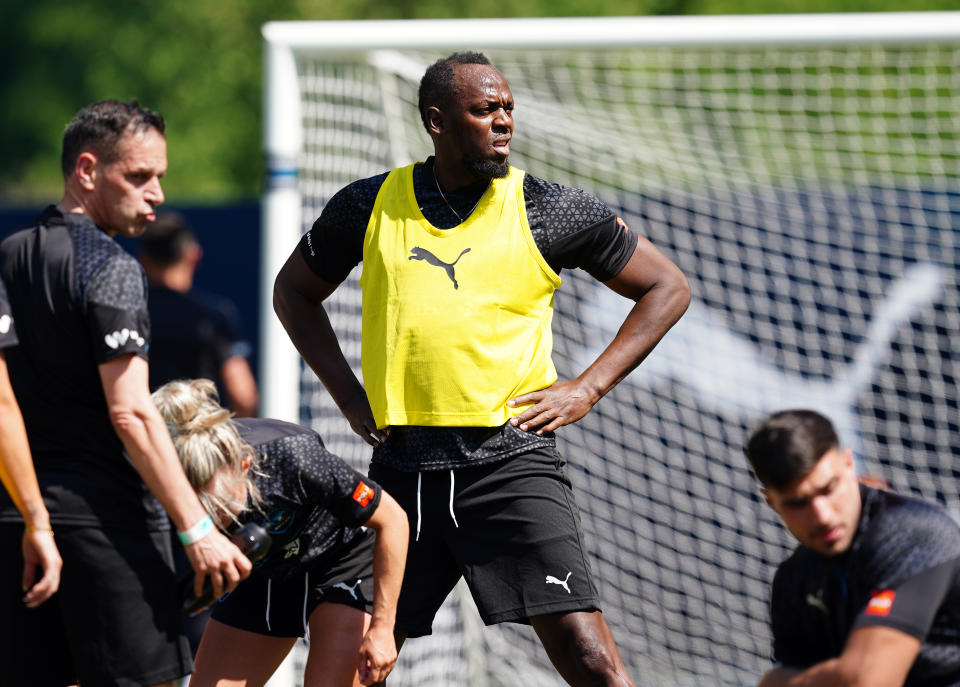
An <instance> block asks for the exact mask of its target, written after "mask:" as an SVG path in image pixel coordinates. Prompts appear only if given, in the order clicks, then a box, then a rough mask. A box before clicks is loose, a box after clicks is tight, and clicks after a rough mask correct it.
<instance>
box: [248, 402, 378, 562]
mask: <svg viewBox="0 0 960 687" xmlns="http://www.w3.org/2000/svg"><path fill="white" fill-rule="evenodd" d="M234 422H235V423H236V425H237V429H238V431H239V432H240V436H241V437H242V438H243V440H244V441H246V442H247V443H248V444H250V445H251V446H252V447H253V448H254V449H255V450H256V452H257V455H258V456H259V462H258V463H257V466H256V468H255V472H254V482H255V483H256V485H257V488H258V489H259V490H260V497H261V499H262V501H261V504H260V507H259V508H258V509H254V508H250V509H248V510H247V511H245V512H244V513H242V514H241V515H240V517H239V520H240V522H241V523H246V522H258V523H260V524H262V525H263V526H264V527H265V528H266V530H267V531H268V532H269V533H270V536H271V538H272V542H271V546H270V551H269V552H268V554H267V556H266V558H265V559H264V560H263V561H262V562H261V563H260V564H258V567H257V573H258V574H262V575H266V576H268V577H270V578H274V579H282V578H284V577H287V576H288V575H291V574H293V573H295V572H303V570H304V569H306V568H310V567H314V566H321V567H322V566H324V565H325V562H326V561H328V560H335V559H337V558H338V557H339V556H341V555H343V552H344V551H345V550H346V549H347V548H349V547H350V546H352V545H353V544H355V543H356V542H357V540H358V538H359V537H364V536H373V533H372V532H369V531H367V530H365V529H364V527H363V525H364V523H366V522H367V520H369V519H370V516H371V515H373V512H374V511H375V510H376V509H377V506H378V505H379V504H380V496H381V494H382V490H381V489H380V486H379V485H378V484H377V483H376V482H374V481H373V480H371V479H370V478H368V477H364V476H363V475H361V474H360V473H359V472H357V471H356V470H354V469H353V468H351V467H350V466H348V465H347V464H346V463H345V462H343V460H341V459H340V458H338V457H337V456H335V455H334V454H332V453H330V452H329V451H327V449H326V448H325V447H324V445H323V440H322V439H321V438H320V436H319V435H318V434H317V433H316V432H314V431H312V430H310V429H307V428H305V427H301V426H300V425H295V424H291V423H289V422H282V421H280V420H269V419H263V418H243V419H236V420H234Z"/></svg>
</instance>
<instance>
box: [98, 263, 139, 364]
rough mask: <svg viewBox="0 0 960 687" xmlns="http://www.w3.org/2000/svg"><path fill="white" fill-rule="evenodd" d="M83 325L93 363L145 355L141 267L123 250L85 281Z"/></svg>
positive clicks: (102, 264)
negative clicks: (85, 308)
mask: <svg viewBox="0 0 960 687" xmlns="http://www.w3.org/2000/svg"><path fill="white" fill-rule="evenodd" d="M84 292H85V300H86V307H87V328H88V333H89V335H90V337H91V340H92V343H93V350H94V355H95V356H96V360H97V363H98V364H99V363H105V362H108V361H110V360H113V359H114V358H117V357H119V356H121V355H123V354H125V353H134V354H136V355H138V356H140V357H141V358H144V359H146V358H147V349H148V347H149V345H148V341H149V338H150V318H149V315H148V314H147V298H146V293H147V283H146V277H145V276H144V273H143V269H142V268H141V267H140V265H139V264H138V263H137V261H136V260H134V259H133V258H132V257H131V256H129V255H128V254H126V253H120V252H118V253H116V254H114V255H113V256H111V257H109V258H107V259H106V260H104V261H103V262H102V263H101V264H100V265H98V266H97V267H96V269H95V271H94V272H93V274H92V275H91V276H90V278H89V281H86V284H85V289H84Z"/></svg>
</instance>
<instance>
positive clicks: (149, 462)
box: [111, 406, 207, 531]
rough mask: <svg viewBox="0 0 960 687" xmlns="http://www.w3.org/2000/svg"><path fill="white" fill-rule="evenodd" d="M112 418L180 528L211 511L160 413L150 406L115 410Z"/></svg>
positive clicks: (135, 461) (138, 466)
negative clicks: (203, 503) (188, 475)
mask: <svg viewBox="0 0 960 687" xmlns="http://www.w3.org/2000/svg"><path fill="white" fill-rule="evenodd" d="M151 408H152V406H151ZM111 419H112V420H113V424H114V428H115V429H116V431H117V435H118V436H119V437H120V440H121V441H122V442H123V446H124V448H125V449H126V450H127V453H128V454H129V455H130V460H131V461H132V462H133V465H134V467H135V468H136V469H137V472H138V473H139V474H140V477H141V479H143V481H144V483H145V484H146V485H147V488H148V489H149V490H150V491H151V492H152V493H153V495H154V496H156V497H157V499H158V500H159V501H160V503H161V505H162V506H163V508H164V510H166V512H167V514H168V515H169V516H170V519H171V520H172V521H173V523H174V525H175V526H176V528H177V529H178V530H180V531H183V530H187V529H189V528H190V527H192V526H193V525H195V524H196V523H197V522H198V521H199V520H201V519H202V518H203V517H204V516H205V515H206V514H207V513H206V511H205V510H204V509H203V506H201V505H200V501H199V499H198V498H197V496H196V494H195V493H194V491H193V488H192V487H191V486H190V483H189V482H188V481H187V478H186V475H184V473H183V468H182V467H181V466H180V460H179V459H178V458H177V453H176V449H174V447H173V442H172V441H171V440H170V435H169V434H168V433H167V427H166V425H165V424H164V422H163V420H162V419H160V416H159V415H156V416H155V417H154V416H153V414H152V413H150V412H149V410H148V409H146V408H144V409H136V408H130V409H124V410H120V411H117V412H116V413H111Z"/></svg>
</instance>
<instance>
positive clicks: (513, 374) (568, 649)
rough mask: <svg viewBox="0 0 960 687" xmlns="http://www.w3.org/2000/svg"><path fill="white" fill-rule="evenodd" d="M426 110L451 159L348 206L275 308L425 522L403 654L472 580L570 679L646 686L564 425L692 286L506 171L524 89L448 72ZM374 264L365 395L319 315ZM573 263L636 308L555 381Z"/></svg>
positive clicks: (455, 65)
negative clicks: (626, 652) (615, 631)
mask: <svg viewBox="0 0 960 687" xmlns="http://www.w3.org/2000/svg"><path fill="white" fill-rule="evenodd" d="M420 114H421V117H422V120H423V123H424V126H425V127H426V129H427V132H428V133H429V135H430V136H431V138H432V140H433V144H434V155H433V156H432V157H430V158H428V159H427V160H426V161H425V162H423V163H418V164H415V165H412V166H409V167H406V168H401V169H398V170H393V171H392V172H390V173H387V174H381V175H378V176H375V177H371V178H369V179H364V180H360V181H357V182H354V183H352V184H350V185H348V186H347V187H345V188H344V189H342V190H341V191H340V192H338V193H337V194H336V195H335V196H334V197H333V198H332V199H331V200H330V202H329V203H328V204H327V206H326V207H325V208H324V210H323V212H322V214H321V215H320V217H319V219H317V221H316V223H315V224H314V226H313V228H312V229H311V230H310V231H309V232H308V233H307V234H306V235H305V236H304V238H303V239H302V240H301V242H300V245H299V246H298V247H297V249H296V250H294V251H293V254H292V255H291V256H290V258H289V259H288V261H287V263H286V264H285V265H284V267H283V268H282V270H281V271H280V274H279V275H278V277H277V280H276V285H275V290H274V303H275V307H276V310H277V314H278V315H279V317H280V319H281V321H282V322H283V324H284V326H285V327H286V329H287V331H288V333H289V334H290V337H291V339H292V340H293V342H294V344H295V345H296V346H297V348H298V350H299V351H300V353H301V355H302V356H303V357H304V359H305V360H306V361H307V363H308V364H310V366H311V367H312V368H313V370H314V371H315V372H316V373H317V375H318V376H319V378H320V379H321V381H323V383H324V384H325V386H326V387H327V389H328V391H329V392H330V394H331V395H332V397H333V399H334V401H335V402H336V403H337V405H338V406H339V408H340V410H341V411H342V412H343V414H344V415H345V417H346V418H347V420H348V421H349V422H350V424H351V427H352V428H353V430H354V431H355V432H356V433H357V434H358V435H359V436H360V437H361V438H363V439H364V440H365V441H367V442H368V443H369V444H371V445H373V446H374V447H375V448H374V454H373V465H372V467H371V470H370V477H371V478H372V479H374V480H375V481H377V482H378V483H379V484H380V485H381V486H382V487H383V488H384V489H385V490H386V491H387V492H388V493H389V494H391V495H392V496H393V497H394V498H396V499H397V501H398V502H399V503H400V505H401V506H403V508H404V509H405V510H406V511H407V515H408V519H409V521H410V526H411V533H410V548H409V553H408V558H407V566H406V574H405V576H404V582H403V589H402V591H401V594H400V600H399V605H398V610H397V623H396V628H397V635H398V639H399V640H400V641H402V640H403V638H404V637H417V636H421V635H425V634H429V633H430V632H431V625H432V622H433V618H434V615H435V614H436V611H437V610H438V608H439V607H440V605H441V604H442V602H443V600H444V598H445V597H446V596H447V594H448V593H449V592H450V590H451V589H452V588H453V586H454V585H455V584H456V582H457V581H458V580H459V578H460V577H461V575H462V576H463V577H464V578H465V579H466V581H467V583H468V585H469V587H470V590H471V593H472V594H473V597H474V600H475V601H476V602H477V606H478V609H479V610H480V613H481V616H482V617H483V619H484V621H485V622H486V623H488V624H492V623H500V622H520V623H530V624H532V625H533V626H534V628H535V630H536V632H537V634H538V636H539V637H540V639H541V641H542V642H543V645H544V648H545V649H546V651H547V654H548V655H549V657H550V659H551V661H552V662H553V664H554V666H555V667H556V668H557V670H558V671H559V672H560V674H561V675H562V676H563V678H564V679H565V680H566V681H567V682H569V683H570V684H573V685H587V684H590V685H592V684H600V683H601V682H602V683H603V684H622V685H632V684H633V682H632V681H631V679H630V677H629V676H628V674H627V671H626V668H625V666H624V664H623V661H622V659H621V658H620V656H619V652H618V650H617V648H616V646H615V644H614V642H613V639H612V637H611V635H610V631H609V628H608V627H607V624H606V621H605V620H604V617H603V615H602V613H601V612H600V610H599V608H600V606H599V600H598V598H597V592H596V587H595V585H594V583H593V580H592V577H591V573H590V569H589V564H588V562H587V554H586V550H585V546H584V543H583V537H582V531H581V527H580V521H579V513H578V511H577V509H576V506H575V505H574V499H573V492H572V489H571V485H570V482H569V480H568V479H567V477H566V475H565V474H564V470H563V466H564V461H563V459H562V458H561V457H560V456H559V454H558V453H557V450H556V441H555V437H554V434H553V432H554V430H557V429H559V428H560V427H562V426H563V425H566V424H569V423H572V422H575V421H577V420H579V419H580V418H581V417H583V416H584V415H585V414H586V413H587V412H589V411H590V409H591V408H592V407H593V405H594V404H595V403H596V402H597V401H599V400H600V398H601V397H602V396H603V395H604V394H606V393H607V392H608V391H609V390H610V389H611V388H613V387H614V386H615V385H616V384H617V383H618V382H619V381H620V380H621V379H622V378H623V377H624V376H626V375H627V374H628V373H629V372H630V371H631V370H632V369H633V368H634V367H636V366H637V365H638V364H639V363H640V362H641V361H642V360H643V358H644V357H645V356H646V355H647V354H648V353H649V352H650V351H651V350H652V349H653V347H654V346H655V345H656V343H657V342H658V341H659V340H660V338H661V337H662V336H663V335H664V334H665V333H666V332H667V330H668V329H669V328H670V327H671V326H672V325H673V324H674V323H675V322H676V321H677V320H678V319H679V318H680V316H681V315H682V314H683V312H684V310H685V309H686V307H687V305H688V303H689V298H690V293H689V287H688V285H687V282H686V279H685V277H684V276H683V274H682V273H681V272H680V270H679V269H678V268H677V267H676V266H675V265H674V264H673V263H672V262H670V260H669V259H667V258H666V257H665V256H664V255H663V254H662V253H660V252H659V251H658V250H657V249H656V248H655V247H654V246H653V245H652V244H651V243H650V242H648V241H647V240H645V239H643V238H639V237H637V236H636V235H635V234H633V233H631V232H630V231H629V230H628V229H627V227H626V225H624V224H623V222H622V221H620V220H619V218H618V217H617V216H616V215H615V214H614V213H613V212H611V211H610V209H609V208H607V207H606V206H605V205H604V204H603V203H602V202H601V201H600V200H598V199H597V198H595V197H593V196H590V195H589V194H587V193H584V192H583V191H580V190H578V189H573V188H567V187H563V186H560V185H557V184H553V183H550V182H547V181H545V180H543V179H538V178H536V177H533V176H531V175H528V174H524V173H523V172H522V171H521V170H518V169H516V168H513V167H511V166H510V165H509V164H508V162H507V158H508V155H509V152H510V139H511V137H512V135H513V96H512V94H511V92H510V89H509V86H508V85H507V82H506V80H505V79H504V77H503V75H501V74H500V72H498V71H497V70H496V69H495V68H494V67H493V66H492V65H491V64H490V62H489V60H487V58H486V57H485V56H483V55H481V54H477V53H456V54H454V55H451V56H450V57H448V58H446V59H443V60H439V61H438V62H436V63H435V64H434V65H432V66H431V67H429V68H428V69H427V71H426V73H425V75H424V77H423V80H422V81H421V84H420ZM361 261H362V262H363V266H364V272H363V276H362V277H361V287H362V289H363V320H364V322H363V336H362V354H361V358H362V366H363V372H364V386H361V384H360V382H359V380H358V379H357V378H356V376H355V374H354V373H353V371H352V370H351V368H350V367H349V365H348V364H347V362H346V360H345V359H344V357H343V354H342V352H341V350H340V348H339V344H338V342H337V339H336V335H335V333H334V332H333V330H332V328H331V327H330V323H329V321H328V319H327V317H326V314H325V312H324V310H323V308H322V307H320V306H321V304H322V302H323V300H324V299H326V298H327V297H328V296H329V295H330V294H332V293H333V291H334V290H335V289H336V288H337V286H338V285H339V284H340V283H341V282H342V281H343V280H344V279H345V278H346V276H347V274H348V273H349V272H350V271H351V269H352V268H353V267H354V266H355V265H356V264H357V263H358V262H361ZM574 267H580V268H583V269H585V270H587V271H588V272H589V273H590V274H591V275H593V276H594V277H595V278H596V279H598V280H599V281H602V282H603V283H604V284H606V285H607V286H608V287H610V288H611V289H613V290H614V291H616V292H617V293H619V294H621V295H623V296H625V297H627V298H630V299H632V300H634V301H636V305H635V306H634V308H633V310H632V311H631V312H630V314H629V315H628V316H627V318H626V321H625V322H624V324H623V326H622V328H621V330H620V332H619V333H618V335H617V337H616V338H615V339H614V341H613V342H611V344H610V345H609V346H608V347H607V348H606V350H605V351H604V352H603V353H602V354H601V355H600V356H599V357H598V359H597V360H596V361H595V362H594V363H593V364H592V365H590V367H589V368H588V369H587V370H585V371H584V372H583V373H582V374H581V375H580V376H579V377H577V378H576V379H573V380H565V381H557V378H556V371H555V370H554V368H553V364H552V361H551V360H550V354H551V350H550V349H551V334H550V321H551V316H552V307H553V303H552V295H553V291H554V290H555V289H556V288H557V287H558V286H559V285H560V277H559V274H558V273H559V272H560V271H561V270H562V269H564V268H567V269H569V268H574Z"/></svg>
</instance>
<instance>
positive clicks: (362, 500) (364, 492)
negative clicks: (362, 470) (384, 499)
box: [353, 482, 373, 508]
mask: <svg viewBox="0 0 960 687" xmlns="http://www.w3.org/2000/svg"><path fill="white" fill-rule="evenodd" d="M353 500H354V501H356V502H357V503H359V504H360V505H361V506H363V507H364V508H366V507H367V504H369V503H370V501H372V500H373V489H372V488H370V487H369V486H368V485H367V484H366V483H365V482H360V484H358V485H357V488H356V489H354V490H353Z"/></svg>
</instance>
